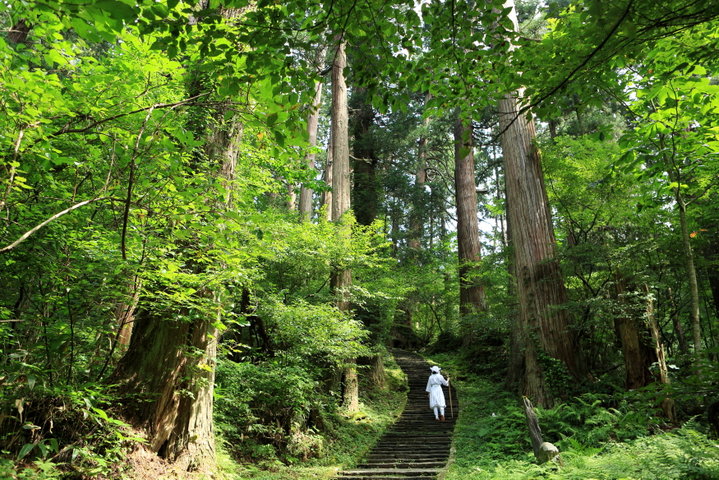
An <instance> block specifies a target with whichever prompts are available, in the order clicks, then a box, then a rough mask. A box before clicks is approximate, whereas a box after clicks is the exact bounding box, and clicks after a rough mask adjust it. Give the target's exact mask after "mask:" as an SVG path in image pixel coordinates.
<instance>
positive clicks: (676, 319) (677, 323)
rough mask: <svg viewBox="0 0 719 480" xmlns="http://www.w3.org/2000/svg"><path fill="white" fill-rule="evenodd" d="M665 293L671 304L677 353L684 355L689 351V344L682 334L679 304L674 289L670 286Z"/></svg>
mask: <svg viewBox="0 0 719 480" xmlns="http://www.w3.org/2000/svg"><path fill="white" fill-rule="evenodd" d="M667 294H668V295H669V305H670V306H671V317H672V326H673V327H674V334H675V335H676V337H677V343H678V344H679V353H681V354H682V355H686V354H688V353H689V344H688V343H687V338H686V336H685V335H684V326H683V325H682V322H681V318H680V316H679V305H677V300H676V298H674V291H673V290H672V289H671V288H669V289H668V290H667Z"/></svg>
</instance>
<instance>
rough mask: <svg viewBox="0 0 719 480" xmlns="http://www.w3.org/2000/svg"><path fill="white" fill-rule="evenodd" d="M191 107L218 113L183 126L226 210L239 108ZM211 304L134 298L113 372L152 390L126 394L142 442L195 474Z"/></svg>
mask: <svg viewBox="0 0 719 480" xmlns="http://www.w3.org/2000/svg"><path fill="white" fill-rule="evenodd" d="M231 13H232V12H230V11H228V12H227V14H228V15H231ZM207 88H209V87H207V86H206V85H205V84H204V83H203V78H202V77H201V76H198V77H196V78H195V80H194V81H193V82H192V83H191V85H190V87H189V89H190V91H191V93H197V92H201V91H203V90H206V89H207ZM199 108H200V109H201V111H200V112H198V115H197V117H200V116H201V115H213V116H214V117H215V118H220V119H224V121H222V122H221V123H220V124H219V125H218V126H217V127H216V128H214V129H213V130H211V131H207V130H206V129H205V127H203V126H202V125H201V123H198V124H196V125H190V128H193V129H194V130H195V133H196V135H197V136H198V137H201V136H204V137H205V139H206V141H205V144H204V151H203V152H201V153H199V152H198V157H202V158H209V159H210V160H211V161H213V160H214V162H215V163H214V165H217V168H216V170H215V171H214V172H210V173H213V174H215V175H217V176H218V177H219V178H220V181H221V182H222V183H223V186H224V191H225V195H224V197H223V198H222V199H218V200H217V201H216V202H214V203H216V205H213V210H223V209H224V210H226V209H229V208H231V207H232V203H233V202H232V189H233V180H234V178H235V167H236V165H237V158H238V156H239V147H240V143H241V138H242V133H243V125H242V123H241V122H240V117H239V115H234V116H232V117H230V118H227V119H225V113H227V111H228V109H227V108H226V107H224V106H220V107H218V108H215V109H213V110H212V111H206V110H203V107H199ZM196 248H197V247H194V246H192V245H187V246H186V247H185V250H182V249H179V250H178V251H177V254H178V255H184V256H186V257H187V260H188V262H187V264H188V265H191V264H192V263H193V261H192V260H193V258H194V257H195V256H196V255H197V252H196V250H195V249H196ZM194 268H195V272H194V273H198V274H201V273H202V269H203V267H202V266H201V265H198V266H195V267H194ZM196 295H197V296H198V297H202V298H204V299H207V300H210V299H211V301H212V303H213V304H217V305H219V304H220V292H219V291H211V290H209V289H207V288H205V289H200V290H198V292H197V293H196ZM214 311H215V312H217V313H211V311H206V312H203V313H201V314H199V315H196V316H195V317H194V318H193V319H192V320H177V319H175V317H176V316H177V313H178V312H176V311H173V310H172V309H168V310H165V311H160V312H155V311H153V310H152V309H148V308H143V307H142V306H140V307H139V308H138V311H137V314H136V316H135V322H134V327H133V331H132V337H131V340H130V345H129V346H128V349H127V351H126V353H125V355H124V356H123V357H122V359H121V360H120V362H119V363H118V366H117V368H116V370H115V372H114V375H113V377H114V378H113V379H114V381H115V382H116V383H117V384H118V385H119V389H120V391H121V392H125V393H127V394H128V395H132V396H135V395H137V394H140V395H143V394H144V395H148V396H150V397H151V398H152V400H153V401H151V402H143V401H140V402H132V404H131V406H130V407H129V410H130V412H131V416H132V418H133V420H134V421H135V422H136V423H137V424H138V425H140V426H143V427H145V428H146V429H147V434H148V443H149V447H150V448H151V449H152V450H153V451H155V452H157V453H158V455H159V456H161V457H163V458H165V459H167V460H169V461H171V462H173V463H174V464H175V466H176V467H177V468H179V469H182V470H186V471H196V472H200V473H202V474H210V473H211V472H212V471H213V470H214V463H215V444H214V429H213V421H212V420H213V419H212V415H213V394H214V383H215V364H216V356H217V338H218V336H219V332H218V329H217V325H218V324H219V323H220V319H219V318H218V317H219V315H220V313H219V312H220V311H221V309H220V308H215V309H214ZM183 313H186V312H183ZM183 316H184V317H186V316H187V315H183Z"/></svg>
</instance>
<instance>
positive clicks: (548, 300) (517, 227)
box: [499, 0, 584, 405]
mask: <svg viewBox="0 0 719 480" xmlns="http://www.w3.org/2000/svg"><path fill="white" fill-rule="evenodd" d="M504 6H505V8H507V7H511V8H512V10H511V14H510V18H511V19H512V20H513V22H514V25H515V29H516V25H517V20H516V13H515V11H514V2H513V0H509V1H507V2H505V4H504ZM520 100H521V91H520V92H516V93H514V94H508V95H506V96H505V97H504V98H502V99H501V100H500V101H499V125H500V129H501V131H502V132H503V133H502V136H501V144H502V151H503V153H504V168H505V181H506V189H507V217H508V221H509V222H510V224H511V226H512V227H511V228H512V252H513V260H514V264H515V267H514V268H515V272H516V276H517V283H516V285H517V298H518V307H519V310H518V315H519V324H520V325H522V326H524V327H525V328H526V334H525V338H527V339H528V341H529V342H536V347H537V348H538V349H541V350H542V351H544V352H545V353H546V354H548V355H550V356H551V357H554V358H556V359H559V360H561V361H562V362H563V363H564V365H565V366H566V367H567V369H568V370H569V372H570V373H572V374H573V375H574V376H575V377H581V376H583V373H584V365H583V364H582V362H581V361H580V358H579V354H578V348H579V343H578V339H577V336H576V333H575V332H574V331H573V330H572V328H571V325H570V319H569V315H568V313H567V311H566V310H565V309H563V308H562V306H563V305H565V304H566V303H567V294H566V290H565V287H564V279H563V277H562V274H561V271H560V269H559V262H558V260H557V258H556V253H555V248H556V246H555V239H554V231H553V227H552V221H551V216H550V212H549V205H548V201H547V193H546V189H545V186H544V175H543V173H542V168H541V159H540V156H539V152H538V150H537V148H536V146H535V145H534V141H535V137H536V133H535V128H534V122H533V121H532V120H529V119H527V117H526V115H525V114H520V113H519V112H518V110H519V102H520ZM531 353H532V351H531V348H529V345H525V355H526V354H531ZM528 362H529V364H530V366H533V365H534V364H535V363H536V359H529V360H528ZM529 374H530V370H529V369H528V370H526V371H525V388H527V386H528V385H535V386H536V388H534V389H535V391H534V392H526V394H527V396H530V398H533V397H532V396H531V395H530V394H533V395H536V396H537V398H535V401H536V402H537V403H539V404H542V405H544V404H545V403H544V402H543V401H541V400H540V399H539V398H542V397H544V398H545V400H546V399H547V398H548V397H547V396H546V390H545V389H544V388H542V386H541V385H540V384H541V381H540V380H539V379H534V378H532V379H530V378H529V377H528V375H529ZM530 380H531V381H530Z"/></svg>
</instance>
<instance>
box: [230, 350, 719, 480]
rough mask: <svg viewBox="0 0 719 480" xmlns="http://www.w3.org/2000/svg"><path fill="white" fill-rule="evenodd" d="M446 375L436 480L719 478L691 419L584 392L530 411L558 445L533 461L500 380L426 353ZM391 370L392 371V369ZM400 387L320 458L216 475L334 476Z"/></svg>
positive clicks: (718, 443)
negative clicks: (444, 426) (444, 446)
mask: <svg viewBox="0 0 719 480" xmlns="http://www.w3.org/2000/svg"><path fill="white" fill-rule="evenodd" d="M429 359H430V360H431V361H433V362H435V363H437V364H439V365H442V366H443V373H447V374H449V375H450V376H451V377H453V379H454V380H453V385H455V386H456V388H457V392H458V396H459V403H460V404H461V405H462V411H461V414H460V415H459V416H458V418H457V423H456V428H455V434H454V442H453V448H452V455H451V458H450V461H449V464H448V465H447V467H446V469H444V471H443V472H442V473H441V474H440V475H439V480H534V479H549V480H559V479H566V480H684V479H692V480H717V479H719V440H718V439H716V438H711V437H710V436H708V435H707V434H706V432H705V429H704V427H703V426H702V425H700V424H699V423H698V422H697V421H695V420H690V421H688V422H686V423H684V424H683V425H682V426H680V427H672V428H670V427H668V426H666V425H656V424H651V422H650V421H648V418H647V415H646V414H645V413H646V412H644V411H641V410H635V409H633V405H632V404H630V403H624V404H622V405H617V407H616V408H605V407H602V406H601V399H600V398H599V396H595V397H592V396H591V395H585V396H583V397H581V398H579V399H575V401H574V402H573V403H571V404H562V405H558V406H556V407H554V408H553V409H548V410H543V409H537V413H538V415H539V421H540V426H541V427H542V430H543V433H544V439H545V440H546V441H550V442H552V443H554V444H555V445H557V446H558V447H559V450H560V452H561V460H560V461H559V462H556V463H551V462H550V463H548V464H545V465H538V464H537V462H536V460H535V458H534V456H533V453H532V447H531V444H530V441H529V436H528V430H527V426H526V421H525V417H524V412H523V410H522V408H521V406H520V401H519V398H517V396H516V395H515V394H513V393H511V392H507V391H506V390H505V389H504V388H503V385H502V380H501V379H499V378H490V377H486V376H478V375H474V374H470V373H468V372H464V371H462V367H461V365H462V363H461V362H460V361H459V359H457V358H456V357H455V356H454V355H449V354H442V355H432V356H431V357H430V358H429ZM393 375H395V376H397V372H396V371H395V372H393ZM404 395H405V392H404V390H397V391H394V392H392V391H391V389H390V390H388V391H385V392H384V393H382V392H374V393H372V394H371V395H370V396H369V397H366V398H365V401H364V403H363V412H362V413H361V414H360V415H359V416H358V417H357V418H359V420H355V421H350V422H345V425H344V426H343V427H341V428H338V430H337V432H336V433H337V435H336V437H335V439H334V440H333V442H332V444H331V445H328V446H327V447H328V448H327V451H328V452H331V453H328V455H326V456H325V457H324V458H323V459H314V460H311V461H308V462H306V463H302V464H296V465H292V466H284V465H280V464H274V465H261V466H239V465H237V464H235V463H234V462H232V461H231V460H230V459H229V458H227V457H226V456H225V457H224V458H223V457H222V455H221V458H220V464H221V468H222V469H223V471H224V478H223V480H245V479H255V480H310V479H314V480H317V479H331V478H332V477H333V476H334V475H335V473H336V472H338V471H339V470H342V469H343V468H347V467H351V466H353V465H355V464H356V463H357V462H359V461H360V460H361V458H362V457H363V455H364V453H365V452H366V451H367V450H368V449H369V448H371V446H372V444H373V443H374V442H375V441H376V439H377V438H379V437H380V436H381V434H382V432H383V431H384V430H386V428H387V427H388V426H389V425H391V423H392V422H393V421H394V419H395V418H397V415H398V414H399V412H401V410H402V408H403V406H404V404H403V400H402V399H403V398H404Z"/></svg>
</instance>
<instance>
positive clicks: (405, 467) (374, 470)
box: [335, 350, 458, 480]
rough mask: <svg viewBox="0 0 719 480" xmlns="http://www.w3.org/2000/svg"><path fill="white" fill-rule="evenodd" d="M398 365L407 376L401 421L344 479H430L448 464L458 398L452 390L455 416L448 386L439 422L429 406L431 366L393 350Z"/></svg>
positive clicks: (339, 477) (345, 473) (345, 472)
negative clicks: (444, 415) (442, 414)
mask: <svg viewBox="0 0 719 480" xmlns="http://www.w3.org/2000/svg"><path fill="white" fill-rule="evenodd" d="M393 354H394V357H395V360H396V361H397V364H398V365H399V366H400V368H402V370H403V371H404V372H405V374H406V375H407V379H408V384H409V392H408V393H407V405H406V406H405V408H404V411H403V412H402V415H401V416H400V417H399V420H397V422H396V423H395V424H394V425H393V426H392V427H390V428H389V429H388V430H387V431H386V432H385V433H384V435H383V436H382V437H381V438H380V439H379V441H378V442H377V444H376V445H375V446H374V447H373V448H372V449H371V450H370V451H369V452H368V454H367V456H366V457H365V458H364V460H363V461H362V462H361V463H360V464H359V465H357V467H356V468H355V469H353V470H345V471H343V472H340V473H339V474H338V475H337V476H336V477H335V478H337V479H343V480H350V479H351V480H427V479H432V478H437V474H438V473H439V472H440V470H441V469H442V468H444V466H445V465H446V464H447V460H448V459H449V450H450V446H451V444H452V433H453V431H454V422H455V419H456V418H457V413H458V408H457V397H456V394H455V390H454V388H452V389H451V395H452V404H453V406H454V418H452V414H451V413H450V408H449V400H450V399H449V396H448V395H447V388H446V387H443V389H444V392H445V398H446V399H447V409H446V412H445V414H446V421H444V422H438V421H436V420H435V419H434V414H433V413H432V411H431V410H430V409H429V403H428V402H429V401H428V399H427V393H426V392H425V387H426V386H427V378H428V377H429V374H430V371H429V367H430V365H429V364H428V363H427V362H426V361H425V360H424V359H423V358H422V357H420V356H419V355H416V354H413V353H409V352H405V351H402V350H395V351H393Z"/></svg>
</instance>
